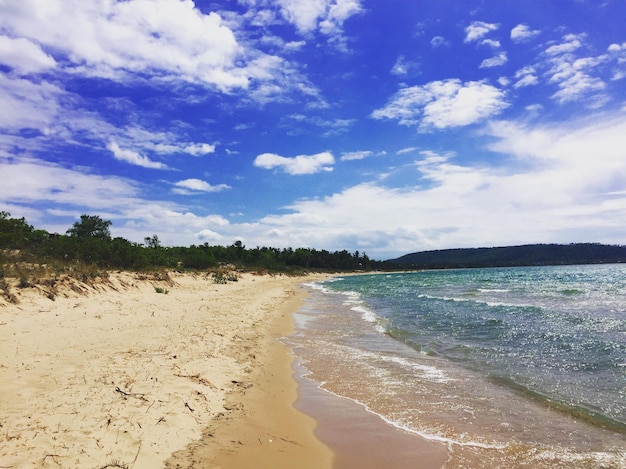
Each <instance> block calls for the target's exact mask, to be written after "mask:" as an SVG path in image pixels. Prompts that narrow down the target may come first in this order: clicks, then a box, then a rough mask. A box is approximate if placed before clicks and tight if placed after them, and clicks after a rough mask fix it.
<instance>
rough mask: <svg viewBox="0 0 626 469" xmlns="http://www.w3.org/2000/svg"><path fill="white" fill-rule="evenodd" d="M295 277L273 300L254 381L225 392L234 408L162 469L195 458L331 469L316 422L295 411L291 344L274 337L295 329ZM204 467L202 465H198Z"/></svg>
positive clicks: (188, 464) (222, 464)
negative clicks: (285, 294)
mask: <svg viewBox="0 0 626 469" xmlns="http://www.w3.org/2000/svg"><path fill="white" fill-rule="evenodd" d="M302 283H303V281H302V278H299V279H296V282H295V283H294V285H293V290H291V292H290V295H292V297H291V298H289V299H288V300H286V301H284V302H283V303H281V304H279V305H277V308H276V311H275V312H274V313H273V316H271V317H270V318H269V322H268V324H266V325H265V327H266V332H265V334H264V336H263V339H262V344H261V346H260V347H259V356H258V357H257V358H258V363H257V366H256V368H255V370H254V371H253V372H252V375H251V378H252V382H254V386H252V387H250V388H248V389H245V390H242V391H241V392H239V393H236V394H232V395H231V396H229V401H230V404H229V405H230V406H232V407H233V408H235V411H234V412H233V413H232V414H231V415H229V416H228V417H226V418H224V419H220V420H218V421H217V422H216V424H215V425H212V426H211V427H210V428H208V429H206V430H205V432H204V435H203V438H202V439H201V440H199V441H197V442H194V443H192V444H191V445H189V446H188V447H187V448H186V449H185V450H183V451H180V452H178V453H176V454H174V455H172V457H171V458H170V459H169V460H168V461H167V464H166V467H167V468H172V469H173V468H192V467H198V466H194V465H193V464H194V463H198V464H205V465H206V464H208V463H210V467H212V468H215V469H219V468H235V467H236V468H242V469H248V468H249V469H253V468H268V469H270V468H292V467H298V468H302V469H306V468H311V469H316V468H320V469H323V468H331V467H333V453H332V451H331V450H330V449H329V448H328V447H327V446H326V445H325V444H324V443H322V441H321V440H319V439H318V438H317V437H316V436H315V434H314V430H315V428H316V426H317V422H316V421H315V420H314V419H313V418H312V417H311V416H309V415H307V414H305V413H303V412H301V411H299V410H297V409H296V407H295V406H294V403H295V402H296V401H297V399H298V398H299V390H298V382H297V381H296V379H295V375H294V369H293V363H294V359H295V357H294V355H293V353H292V351H291V349H290V348H289V347H288V346H287V345H285V344H283V343H282V342H281V341H280V340H279V339H281V338H282V337H284V336H286V335H288V334H292V333H293V332H294V319H293V314H294V313H295V312H296V311H297V310H298V309H299V307H300V306H301V305H302V303H303V300H304V298H305V297H306V293H305V292H304V290H303V288H302V287H301V286H300V285H301V284H302ZM199 467H204V466H201V465H200V466H199Z"/></svg>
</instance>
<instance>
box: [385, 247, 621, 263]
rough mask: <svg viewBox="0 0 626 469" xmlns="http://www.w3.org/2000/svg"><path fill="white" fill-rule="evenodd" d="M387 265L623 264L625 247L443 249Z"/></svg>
mask: <svg viewBox="0 0 626 469" xmlns="http://www.w3.org/2000/svg"><path fill="white" fill-rule="evenodd" d="M388 262H389V263H393V264H396V265H398V266H400V267H403V268H410V269H458V268H469V267H513V266H535V265H572V264H612V263H621V262H626V246H616V245H606V244H597V243H576V244H527V245H523V246H508V247H492V248H469V249H442V250H438V251H422V252H414V253H412V254H406V255H404V256H402V257H398V258H397V259H390V260H389V261H388Z"/></svg>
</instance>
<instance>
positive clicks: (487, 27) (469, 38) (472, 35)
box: [465, 21, 500, 42]
mask: <svg viewBox="0 0 626 469" xmlns="http://www.w3.org/2000/svg"><path fill="white" fill-rule="evenodd" d="M499 27H500V25H498V24H492V23H485V22H483V21H474V22H473V23H472V24H470V25H469V26H468V27H466V28H465V42H474V41H478V40H479V39H482V38H483V37H485V36H486V35H487V34H489V33H490V32H491V31H496V30H497V29H498V28H499Z"/></svg>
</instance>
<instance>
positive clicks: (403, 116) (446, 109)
mask: <svg viewBox="0 0 626 469" xmlns="http://www.w3.org/2000/svg"><path fill="white" fill-rule="evenodd" d="M508 106H509V104H508V102H507V101H506V99H505V93H504V92H503V91H502V90H500V89H498V88H495V87H494V86H491V85H488V84H486V83H484V82H477V81H471V82H467V83H462V82H461V81H460V80H456V79H451V80H443V81H433V82H430V83H428V84H426V85H424V86H412V87H408V88H404V89H401V90H400V91H398V92H397V93H396V94H395V95H394V96H392V98H391V99H390V101H389V102H388V103H387V105H386V106H385V107H383V108H381V109H377V110H375V111H374V112H372V114H371V117H373V118H374V119H395V120H398V122H399V123H400V124H403V125H418V126H419V128H420V129H421V130H428V129H432V128H437V129H445V128H449V127H460V126H465V125H470V124H474V123H476V122H480V121H482V120H484V119H487V118H489V117H491V116H494V115H497V114H498V113H500V112H501V111H502V110H504V109H505V108H506V107H508Z"/></svg>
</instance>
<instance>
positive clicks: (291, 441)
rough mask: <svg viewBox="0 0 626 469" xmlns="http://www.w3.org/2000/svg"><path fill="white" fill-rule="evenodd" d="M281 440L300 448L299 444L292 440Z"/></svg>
mask: <svg viewBox="0 0 626 469" xmlns="http://www.w3.org/2000/svg"><path fill="white" fill-rule="evenodd" d="M281 440H283V441H284V442H285V443H290V444H292V445H296V446H302V445H301V444H300V443H298V442H297V441H293V440H287V439H286V438H281Z"/></svg>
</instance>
